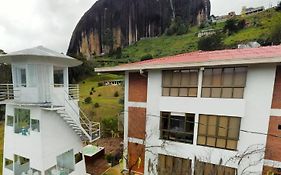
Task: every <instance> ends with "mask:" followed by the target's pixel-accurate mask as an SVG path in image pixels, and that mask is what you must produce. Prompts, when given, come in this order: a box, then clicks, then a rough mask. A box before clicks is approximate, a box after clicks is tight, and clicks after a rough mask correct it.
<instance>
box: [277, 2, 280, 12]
mask: <svg viewBox="0 0 281 175" xmlns="http://www.w3.org/2000/svg"><path fill="white" fill-rule="evenodd" d="M276 11H281V1H280V2H279V3H278V5H277V7H276Z"/></svg>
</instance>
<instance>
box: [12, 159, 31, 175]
mask: <svg viewBox="0 0 281 175" xmlns="http://www.w3.org/2000/svg"><path fill="white" fill-rule="evenodd" d="M14 160H15V163H14V164H15V172H17V173H16V174H22V173H26V172H27V171H28V170H29V169H30V161H29V159H28V158H25V157H21V156H19V155H14Z"/></svg>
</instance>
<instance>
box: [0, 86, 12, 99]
mask: <svg viewBox="0 0 281 175" xmlns="http://www.w3.org/2000/svg"><path fill="white" fill-rule="evenodd" d="M14 98H15V96H14V88H13V84H0V101H4V100H13V99H14Z"/></svg>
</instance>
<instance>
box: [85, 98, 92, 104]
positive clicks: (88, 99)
mask: <svg viewBox="0 0 281 175" xmlns="http://www.w3.org/2000/svg"><path fill="white" fill-rule="evenodd" d="M84 102H85V103H86V104H90V103H92V98H91V97H87V98H85V100H84Z"/></svg>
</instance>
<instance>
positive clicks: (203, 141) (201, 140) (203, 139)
mask: <svg viewBox="0 0 281 175" xmlns="http://www.w3.org/2000/svg"><path fill="white" fill-rule="evenodd" d="M197 144H198V145H206V137H205V136H198V140H197Z"/></svg>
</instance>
